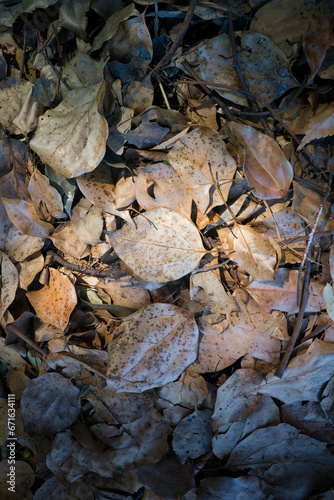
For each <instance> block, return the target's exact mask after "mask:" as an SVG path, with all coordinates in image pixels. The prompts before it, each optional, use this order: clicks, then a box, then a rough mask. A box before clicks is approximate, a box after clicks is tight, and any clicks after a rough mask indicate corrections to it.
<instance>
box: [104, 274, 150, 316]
mask: <svg viewBox="0 0 334 500" xmlns="http://www.w3.org/2000/svg"><path fill="white" fill-rule="evenodd" d="M95 288H102V289H103V290H105V291H106V292H107V293H108V295H110V297H111V298H112V301H113V303H114V304H117V305H119V306H125V307H131V308H132V309H140V308H141V307H144V306H148V305H149V304H150V302H151V299H150V294H149V292H148V290H146V288H143V287H142V286H140V285H138V284H137V283H136V282H135V281H134V280H133V279H132V278H131V277H130V276H122V277H121V278H119V279H117V280H116V279H113V278H111V277H108V278H104V279H103V280H101V281H99V282H98V283H97V285H95Z"/></svg>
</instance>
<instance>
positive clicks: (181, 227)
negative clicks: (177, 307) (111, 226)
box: [110, 208, 206, 283]
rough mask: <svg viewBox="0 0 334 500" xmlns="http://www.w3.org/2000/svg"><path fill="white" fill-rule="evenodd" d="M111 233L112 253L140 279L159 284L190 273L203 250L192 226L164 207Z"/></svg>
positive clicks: (203, 252)
mask: <svg viewBox="0 0 334 500" xmlns="http://www.w3.org/2000/svg"><path fill="white" fill-rule="evenodd" d="M134 222H135V227H132V226H131V227H130V226H128V225H126V224H125V225H124V226H123V227H122V228H121V229H119V230H118V231H114V232H113V233H112V234H111V236H110V237H111V241H112V244H113V246H114V249H115V252H116V253H117V254H118V255H119V257H120V258H121V259H122V260H123V261H124V262H125V264H126V265H127V266H129V267H130V268H131V269H132V271H133V273H134V274H135V275H137V276H139V277H140V278H142V279H144V280H146V281H151V282H153V283H162V282H164V281H171V280H176V279H179V278H181V277H182V276H185V275H186V274H188V273H190V272H191V271H192V270H193V269H195V267H196V266H197V264H198V263H199V261H200V260H201V258H202V257H203V255H204V254H205V253H206V252H205V249H204V247H203V244H202V240H201V236H200V233H199V231H198V229H197V228H196V226H195V225H194V224H193V223H192V222H190V221H189V220H188V219H186V218H185V217H183V216H182V215H181V214H178V213H176V212H172V210H168V209H166V208H158V209H156V210H153V211H151V212H146V213H145V216H142V215H139V216H137V217H135V218H134Z"/></svg>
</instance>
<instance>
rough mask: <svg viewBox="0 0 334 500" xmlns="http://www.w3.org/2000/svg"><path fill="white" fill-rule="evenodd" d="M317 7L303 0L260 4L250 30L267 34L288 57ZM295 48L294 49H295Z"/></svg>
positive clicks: (282, 0)
mask: <svg viewBox="0 0 334 500" xmlns="http://www.w3.org/2000/svg"><path fill="white" fill-rule="evenodd" d="M317 11H318V8H317V7H316V6H315V5H314V4H313V3H310V2H307V1H305V0H302V1H301V0H272V1H271V2H269V3H268V4H264V5H262V6H261V7H260V8H259V9H258V10H257V12H256V17H255V18H253V20H252V21H251V23H250V31H257V32H258V33H263V34H264V35H266V36H269V37H270V38H271V40H272V41H273V42H274V43H275V44H276V45H277V46H278V47H280V49H281V50H283V51H284V52H285V54H286V55H287V56H288V57H290V56H291V54H293V53H294V48H293V44H294V43H295V42H297V43H300V42H301V41H302V36H303V35H304V33H306V31H307V28H308V27H309V24H310V20H311V18H312V16H313V15H315V14H316V13H317ZM295 50H296V49H295Z"/></svg>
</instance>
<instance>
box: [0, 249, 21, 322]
mask: <svg viewBox="0 0 334 500" xmlns="http://www.w3.org/2000/svg"><path fill="white" fill-rule="evenodd" d="M0 266H1V267H0V284H1V286H0V318H2V317H3V315H4V313H5V311H6V310H7V309H8V307H9V306H10V304H11V303H12V302H13V300H14V299H15V294H16V289H17V286H18V284H19V273H18V272H17V269H16V267H15V266H14V264H13V263H12V262H11V261H10V259H9V257H8V256H7V255H6V254H5V253H4V252H2V251H1V250H0Z"/></svg>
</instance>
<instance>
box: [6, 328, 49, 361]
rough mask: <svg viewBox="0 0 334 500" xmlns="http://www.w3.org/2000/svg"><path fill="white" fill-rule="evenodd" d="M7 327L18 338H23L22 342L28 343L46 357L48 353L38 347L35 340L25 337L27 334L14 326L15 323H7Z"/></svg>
mask: <svg viewBox="0 0 334 500" xmlns="http://www.w3.org/2000/svg"><path fill="white" fill-rule="evenodd" d="M7 328H8V330H10V331H11V332H13V333H15V335H17V336H18V337H19V338H20V339H22V340H24V342H26V344H28V345H30V347H32V348H33V349H35V351H37V352H39V353H40V354H41V355H42V356H43V357H45V358H46V357H47V355H48V353H47V352H46V351H44V349H42V348H41V347H39V345H37V344H36V342H34V341H33V340H31V339H30V338H29V337H27V335H25V334H24V333H23V332H21V331H20V330H19V329H18V328H16V326H15V325H8V327H7Z"/></svg>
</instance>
